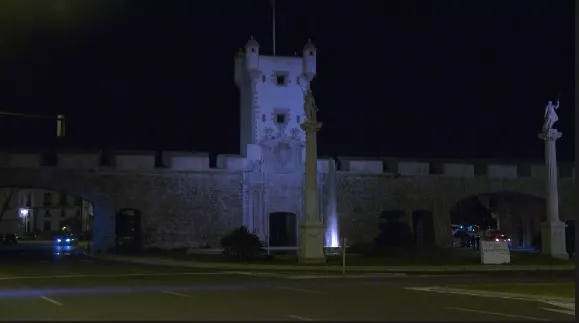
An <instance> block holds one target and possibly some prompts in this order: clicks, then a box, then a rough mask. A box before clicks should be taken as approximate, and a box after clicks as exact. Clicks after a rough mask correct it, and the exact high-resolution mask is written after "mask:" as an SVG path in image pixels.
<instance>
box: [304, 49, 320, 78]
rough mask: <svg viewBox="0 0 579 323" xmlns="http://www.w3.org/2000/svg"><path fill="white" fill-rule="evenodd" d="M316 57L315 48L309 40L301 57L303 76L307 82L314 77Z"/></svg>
mask: <svg viewBox="0 0 579 323" xmlns="http://www.w3.org/2000/svg"><path fill="white" fill-rule="evenodd" d="M316 55H317V48H316V46H315V45H314V44H313V43H312V40H311V39H309V40H308V42H307V43H306V45H305V46H304V50H303V57H302V66H303V75H304V77H305V78H307V80H308V81H309V82H311V81H312V80H313V79H314V77H315V76H316Z"/></svg>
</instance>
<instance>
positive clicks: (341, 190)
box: [337, 172, 577, 246]
mask: <svg viewBox="0 0 579 323" xmlns="http://www.w3.org/2000/svg"><path fill="white" fill-rule="evenodd" d="M559 184H560V185H559V186H560V191H559V194H560V212H561V219H562V220H565V219H572V218H574V216H575V212H576V211H575V210H576V208H577V201H576V199H575V198H574V195H573V182H572V179H563V180H560V182H559ZM499 192H518V193H523V194H527V195H531V196H535V197H540V198H544V192H545V183H544V180H538V179H533V178H526V179H521V178H519V179H517V180H501V179H489V178H486V177H475V178H451V177H443V176H435V175H434V176H433V175H430V176H393V175H386V174H384V175H362V174H351V173H346V172H338V173H337V204H338V217H339V223H340V234H342V235H343V236H345V237H347V238H348V241H350V242H352V243H355V242H366V241H372V240H373V239H374V238H375V237H376V236H377V234H378V220H379V216H380V213H381V212H382V211H383V210H396V209H402V210H404V211H405V212H406V217H407V220H408V222H409V223H410V224H412V220H411V219H412V212H413V211H416V210H428V211H432V212H433V215H434V226H435V234H436V243H437V245H439V246H446V245H449V244H450V243H452V241H451V238H450V210H451V209H452V208H453V207H454V206H455V205H456V204H457V202H459V201H460V200H462V199H465V198H468V197H471V196H476V195H480V194H486V193H499Z"/></svg>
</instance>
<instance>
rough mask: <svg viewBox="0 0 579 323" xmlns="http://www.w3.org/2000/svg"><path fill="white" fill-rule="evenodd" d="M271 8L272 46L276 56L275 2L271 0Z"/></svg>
mask: <svg viewBox="0 0 579 323" xmlns="http://www.w3.org/2000/svg"><path fill="white" fill-rule="evenodd" d="M269 6H270V7H271V11H272V12H271V14H272V30H271V37H272V46H273V56H275V0H269Z"/></svg>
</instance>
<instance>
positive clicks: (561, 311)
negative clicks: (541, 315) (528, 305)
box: [539, 307, 575, 316]
mask: <svg viewBox="0 0 579 323" xmlns="http://www.w3.org/2000/svg"><path fill="white" fill-rule="evenodd" d="M539 308H540V309H542V310H545V311H551V312H556V313H561V314H567V315H571V316H575V310H573V311H568V310H560V309H556V308H546V307H539Z"/></svg>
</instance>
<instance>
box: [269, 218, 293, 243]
mask: <svg viewBox="0 0 579 323" xmlns="http://www.w3.org/2000/svg"><path fill="white" fill-rule="evenodd" d="M269 246H270V247H295V246H297V217H296V215H295V214H294V213H290V212H274V213H270V215H269Z"/></svg>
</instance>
